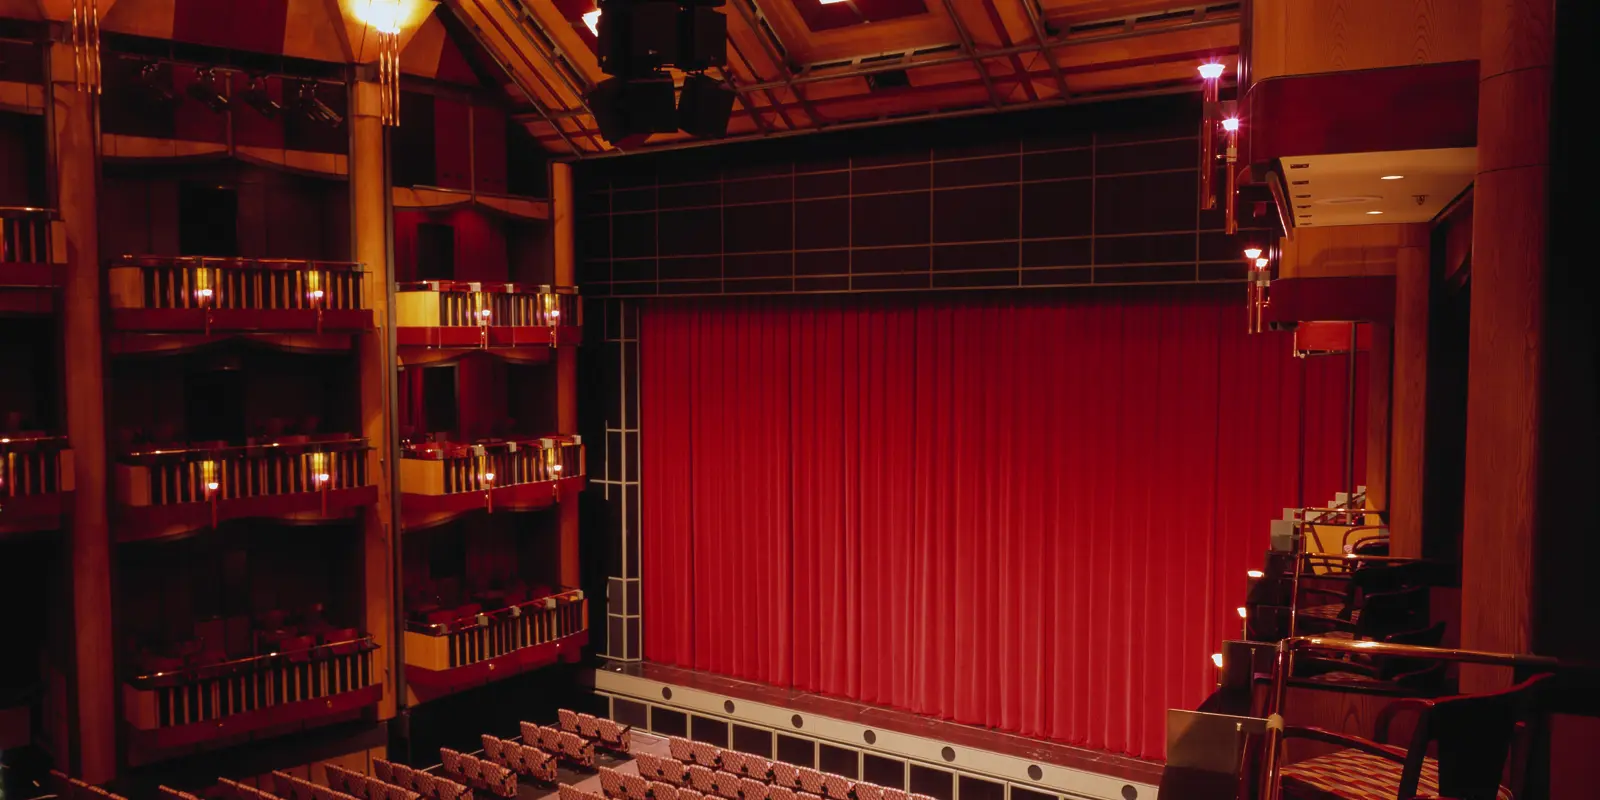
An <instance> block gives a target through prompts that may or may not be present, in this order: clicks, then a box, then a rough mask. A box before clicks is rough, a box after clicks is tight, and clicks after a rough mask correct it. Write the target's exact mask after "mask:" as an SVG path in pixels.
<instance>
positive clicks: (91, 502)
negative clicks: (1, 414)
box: [50, 44, 117, 783]
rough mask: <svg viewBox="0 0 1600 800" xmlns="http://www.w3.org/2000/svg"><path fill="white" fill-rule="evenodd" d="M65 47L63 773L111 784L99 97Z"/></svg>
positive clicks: (53, 88) (60, 82) (59, 59)
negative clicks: (68, 621) (68, 511)
mask: <svg viewBox="0 0 1600 800" xmlns="http://www.w3.org/2000/svg"><path fill="white" fill-rule="evenodd" d="M73 65H74V59H73V50H72V47H71V45H66V44H52V45H50V75H51V79H50V102H51V106H52V108H51V113H52V119H53V121H54V130H53V131H52V132H51V133H52V136H53V144H54V155H55V166H56V177H57V200H56V204H57V208H58V209H59V211H60V214H61V222H62V226H63V227H64V228H65V229H66V243H67V254H66V255H67V258H66V264H67V276H66V280H65V282H64V285H63V287H62V291H61V316H62V322H63V327H64V329H65V335H64V337H63V347H62V354H63V356H64V358H65V364H64V368H63V375H64V377H65V380H64V384H65V390H66V405H67V437H68V439H69V440H70V442H71V444H72V451H73V481H74V486H75V489H74V491H73V495H72V496H73V502H72V522H71V530H70V533H69V549H70V551H71V556H70V558H69V563H70V564H71V566H72V631H71V632H70V635H71V639H72V648H71V649H72V652H73V662H74V670H73V673H72V675H73V677H72V680H71V681H70V682H69V693H70V695H71V701H70V702H69V703H68V708H69V709H70V717H71V719H70V722H69V724H68V725H67V726H66V727H67V728H68V729H69V730H71V732H72V734H71V737H70V738H71V740H72V741H71V749H72V753H71V758H70V759H69V761H70V762H71V769H72V771H73V772H74V774H75V775H76V776H77V777H80V778H82V779H84V780H86V781H89V782H90V783H102V782H105V781H108V780H111V779H112V778H113V777H115V776H116V771H117V753H116V730H117V724H116V718H117V716H116V715H117V697H116V676H115V666H114V665H115V660H116V659H115V652H114V649H113V640H112V633H111V532H110V529H109V528H108V526H107V516H106V497H107V492H106V423H105V384H104V381H103V373H104V363H103V362H104V353H103V352H102V347H101V332H100V240H99V235H98V230H97V226H98V218H97V216H98V209H99V206H98V195H99V181H100V147H99V143H100V120H99V98H98V97H97V96H96V95H95V94H94V93H93V92H92V91H90V90H87V89H84V88H82V87H79V86H78V85H76V82H75V80H74V76H75V73H74V70H73Z"/></svg>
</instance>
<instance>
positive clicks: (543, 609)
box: [406, 589, 589, 699]
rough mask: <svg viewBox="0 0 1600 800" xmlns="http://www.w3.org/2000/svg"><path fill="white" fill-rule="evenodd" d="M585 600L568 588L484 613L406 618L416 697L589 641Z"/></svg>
mask: <svg viewBox="0 0 1600 800" xmlns="http://www.w3.org/2000/svg"><path fill="white" fill-rule="evenodd" d="M588 622H589V602H588V600H587V599H585V598H584V596H583V592H582V590H579V589H568V590H564V591H561V592H559V593H557V594H554V595H551V596H549V597H540V598H536V599H533V600H529V601H527V602H524V603H518V604H515V605H511V606H508V607H506V608H501V609H496V610H494V611H490V612H487V613H483V614H476V615H473V616H470V617H464V618H461V619H456V620H450V621H445V622H437V623H431V624H430V623H423V622H407V623H406V681H407V683H408V684H409V685H410V686H411V688H412V691H414V692H415V693H416V694H417V697H418V698H419V699H428V698H430V697H435V696H438V695H441V694H448V693H450V692H455V691H460V690H461V689H465V688H469V687H472V686H479V685H482V684H484V683H487V682H489V681H494V680H500V679H502V678H506V677H509V676H512V675H516V674H518V673H522V672H526V671H528V670H532V669H537V668H539V667H543V666H547V665H549V664H554V663H556V662H557V661H565V662H567V663H575V662H577V661H578V659H579V658H580V656H581V655H582V653H583V648H584V646H585V645H586V644H588V642H589V631H588Z"/></svg>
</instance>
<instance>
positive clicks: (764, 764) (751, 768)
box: [744, 755, 772, 783]
mask: <svg viewBox="0 0 1600 800" xmlns="http://www.w3.org/2000/svg"><path fill="white" fill-rule="evenodd" d="M744 774H745V775H748V776H750V777H752V778H755V779H756V780H758V781H766V782H768V783H770V782H771V781H772V762H771V761H768V760H766V759H765V758H762V757H761V756H750V755H747V756H745V757H744Z"/></svg>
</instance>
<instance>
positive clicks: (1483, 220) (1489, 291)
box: [1461, 0, 1576, 691]
mask: <svg viewBox="0 0 1600 800" xmlns="http://www.w3.org/2000/svg"><path fill="white" fill-rule="evenodd" d="M1553 16H1554V3H1553V2H1552V0H1484V3H1483V20H1482V29H1481V30H1482V35H1483V46H1482V48H1481V53H1480V59H1479V69H1480V83H1479V90H1478V176H1477V184H1476V188H1475V191H1474V201H1473V202H1474V206H1475V210H1474V215H1473V230H1472V251H1473V257H1472V327H1471V334H1470V336H1469V356H1468V357H1469V359H1470V372H1469V377H1468V382H1467V457H1466V501H1465V506H1464V509H1463V513H1464V516H1465V523H1464V526H1463V527H1464V530H1463V535H1462V587H1461V589H1462V619H1461V624H1462V631H1461V644H1462V646H1463V647H1468V648H1472V649H1477V650H1494V651H1507V652H1526V651H1529V650H1531V649H1533V647H1534V641H1533V637H1532V635H1531V634H1532V627H1533V611H1534V608H1533V594H1534V581H1533V576H1534V568H1535V553H1536V547H1537V542H1536V539H1537V534H1538V531H1539V529H1540V526H1541V522H1542V520H1541V516H1542V514H1541V512H1542V509H1541V508H1540V503H1539V502H1538V496H1539V482H1540V471H1541V470H1540V459H1539V455H1540V454H1539V442H1540V439H1541V436H1542V435H1544V434H1545V433H1547V432H1548V431H1547V426H1549V425H1550V424H1551V423H1552V420H1548V419H1545V418H1544V415H1543V414H1542V413H1541V412H1542V409H1541V402H1542V400H1543V399H1544V395H1545V393H1546V391H1547V390H1548V388H1549V387H1548V386H1547V385H1546V384H1545V383H1544V380H1543V378H1544V377H1545V371H1544V362H1545V358H1546V353H1547V351H1548V350H1549V349H1550V348H1551V346H1552V344H1553V343H1552V342H1551V341H1550V339H1549V337H1548V336H1547V323H1548V320H1547V317H1546V308H1547V305H1548V298H1547V292H1548V290H1549V289H1550V288H1551V287H1550V285H1549V283H1548V273H1547V265H1548V256H1549V248H1548V241H1547V238H1548V237H1547V234H1548V231H1547V224H1546V218H1547V212H1548V201H1547V191H1548V186H1549V177H1550V151H1549V134H1550V130H1549V117H1550V96H1551V92H1550V89H1551V80H1552V66H1553V60H1554V46H1553V45H1554V43H1553V35H1554V19H1553ZM1574 500H1576V498H1574ZM1505 672H1506V671H1505V670H1464V671H1463V675H1462V684H1463V688H1464V689H1466V690H1468V691H1473V690H1480V689H1484V688H1490V687H1492V686H1495V685H1499V684H1502V683H1503V682H1504V681H1506V680H1508V679H1509V676H1507V675H1505Z"/></svg>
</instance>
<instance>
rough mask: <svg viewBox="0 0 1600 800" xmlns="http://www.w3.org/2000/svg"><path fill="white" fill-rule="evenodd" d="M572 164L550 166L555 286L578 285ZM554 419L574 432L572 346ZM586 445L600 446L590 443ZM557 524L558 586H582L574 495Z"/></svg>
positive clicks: (562, 362)
mask: <svg viewBox="0 0 1600 800" xmlns="http://www.w3.org/2000/svg"><path fill="white" fill-rule="evenodd" d="M573 213H574V208H573V197H572V167H571V166H570V165H568V164H561V163H556V164H551V165H550V230H551V233H550V235H551V239H552V243H553V246H554V251H555V259H554V262H555V282H556V285H557V286H576V285H577V284H578V270H577V261H576V259H575V258H574V256H573V246H574V238H573V227H572V218H573ZM556 397H557V399H556V422H557V426H558V428H559V429H560V431H561V432H562V433H577V432H578V351H577V348H574V347H561V348H558V349H557V350H556ZM589 446H590V447H604V446H605V443H604V442H593V443H590V444H589ZM558 513H560V515H561V517H560V523H561V585H562V586H582V585H583V573H582V572H581V571H580V569H579V564H578V498H576V497H563V498H562V502H561V507H560V511H559V512H558Z"/></svg>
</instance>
